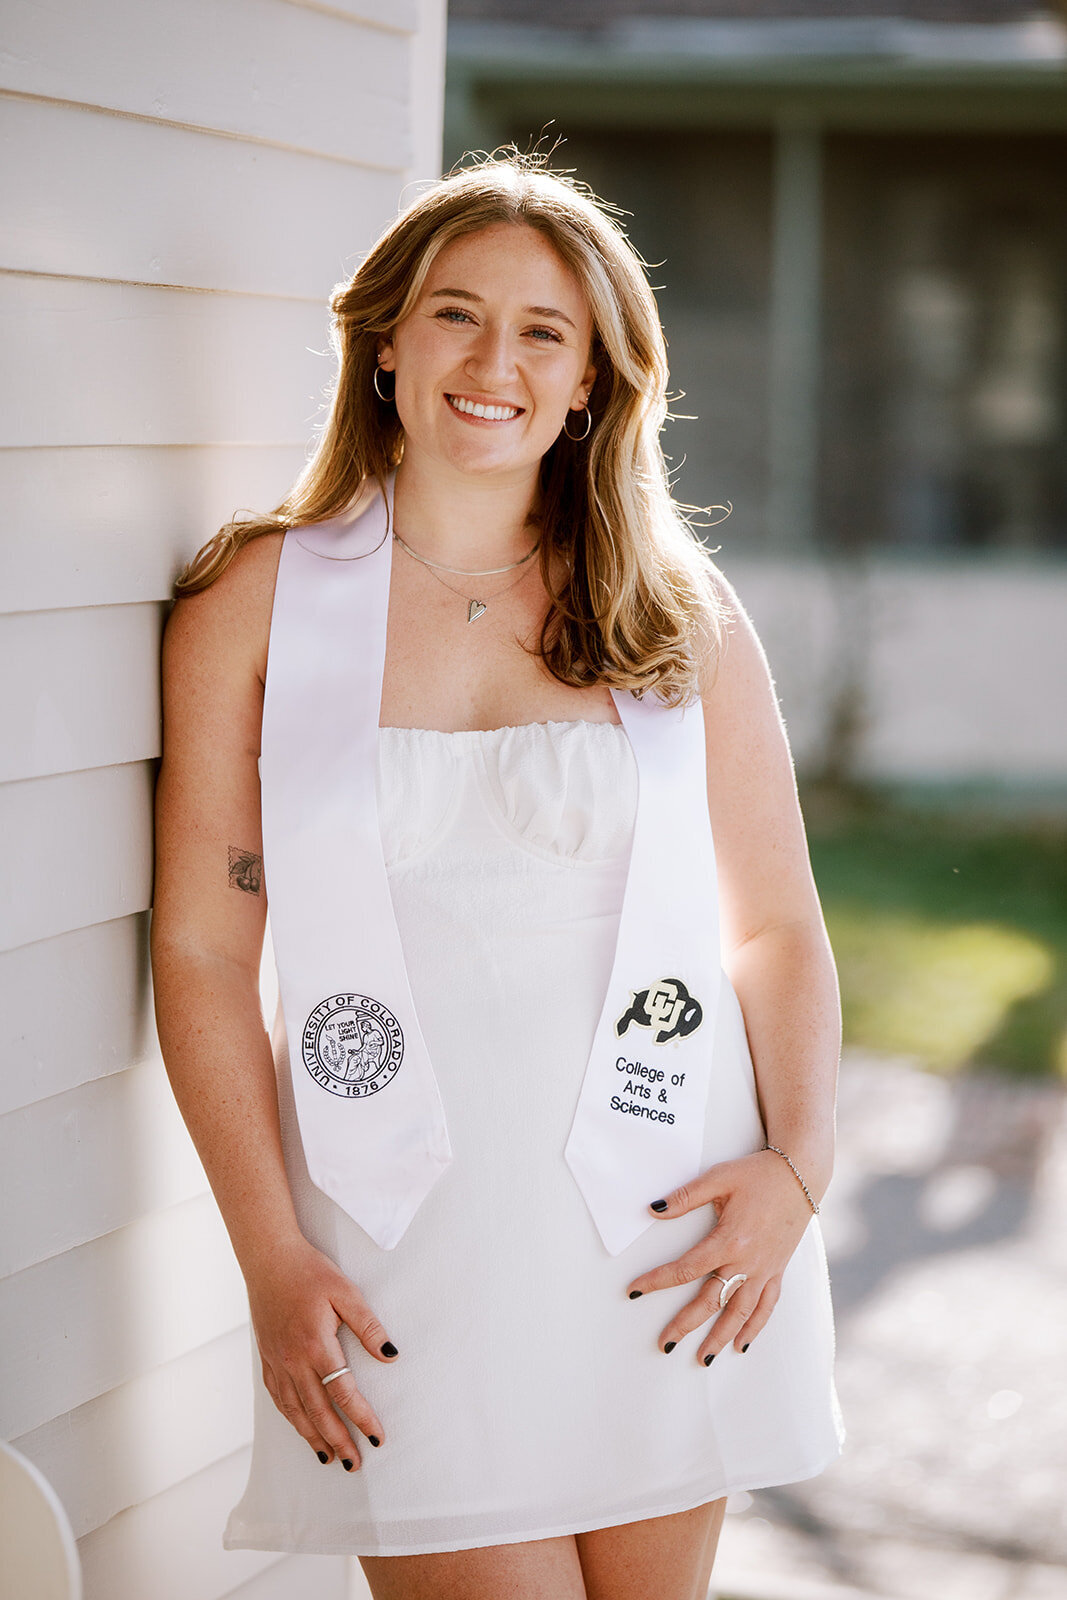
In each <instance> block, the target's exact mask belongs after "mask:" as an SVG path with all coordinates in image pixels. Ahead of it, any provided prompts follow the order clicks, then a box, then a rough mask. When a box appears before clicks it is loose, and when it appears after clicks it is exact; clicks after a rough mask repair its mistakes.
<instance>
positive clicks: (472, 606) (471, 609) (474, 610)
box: [393, 532, 541, 623]
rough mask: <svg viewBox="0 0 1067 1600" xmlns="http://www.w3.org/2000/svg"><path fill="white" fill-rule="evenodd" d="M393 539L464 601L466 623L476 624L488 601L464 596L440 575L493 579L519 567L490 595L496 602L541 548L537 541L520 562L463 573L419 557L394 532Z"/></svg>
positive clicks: (521, 576)
mask: <svg viewBox="0 0 1067 1600" xmlns="http://www.w3.org/2000/svg"><path fill="white" fill-rule="evenodd" d="M393 539H394V540H395V542H396V543H397V544H398V545H399V546H400V548H401V549H402V550H406V551H407V553H408V555H409V556H411V557H412V558H413V559H414V560H415V561H419V562H421V563H422V565H423V566H424V567H429V569H430V572H431V573H432V574H433V576H434V577H435V578H436V579H437V581H438V583H439V584H441V585H442V587H444V588H445V589H448V590H450V591H451V593H452V594H455V595H458V596H459V598H460V599H461V600H466V602H467V622H468V623H471V622H477V620H478V618H479V617H484V616H485V613H486V612H487V611H488V609H489V601H488V600H476V599H475V598H474V597H473V595H469V594H464V593H463V591H462V590H461V589H457V588H455V587H454V586H453V585H452V584H451V583H446V582H445V580H444V578H442V577H441V576H440V573H441V572H451V573H453V574H455V576H456V577H459V578H492V577H495V576H496V574H497V573H499V572H513V571H514V570H515V568H516V567H521V568H522V571H521V572H520V573H519V575H518V577H517V578H512V580H511V582H510V583H506V584H505V585H504V587H503V588H502V589H498V590H497V591H496V594H494V595H490V597H489V598H490V599H491V600H496V599H497V598H498V596H500V595H502V594H507V592H508V590H509V589H513V588H514V587H515V585H516V584H517V583H519V582H521V580H522V579H523V578H525V576H526V565H527V562H529V561H532V560H533V558H534V556H535V555H536V554H537V552H538V550H540V548H541V541H540V539H538V541H537V543H536V544H535V545H534V547H533V549H532V550H528V551H527V552H526V554H525V555H524V556H523V557H522V558H521V560H519V561H510V562H509V563H508V565H507V566H506V567H489V568H487V569H486V571H484V572H464V571H463V570H462V568H460V567H446V566H445V564H444V562H443V561H428V560H427V559H426V557H425V556H420V555H419V554H418V552H417V551H415V550H413V549H412V548H411V546H410V545H409V544H405V543H404V541H403V539H402V538H401V537H400V535H399V534H398V533H395V532H394V534H393Z"/></svg>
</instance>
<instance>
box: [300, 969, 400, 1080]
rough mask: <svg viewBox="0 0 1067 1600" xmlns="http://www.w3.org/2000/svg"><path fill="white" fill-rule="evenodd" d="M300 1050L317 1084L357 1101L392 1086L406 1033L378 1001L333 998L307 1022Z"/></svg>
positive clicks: (358, 996)
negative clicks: (390, 1084) (389, 1085)
mask: <svg viewBox="0 0 1067 1600" xmlns="http://www.w3.org/2000/svg"><path fill="white" fill-rule="evenodd" d="M301 1047H302V1052H303V1057H304V1065H305V1067H307V1069H308V1071H309V1072H310V1073H311V1076H312V1077H313V1078H314V1080H315V1082H316V1083H317V1084H319V1085H320V1086H321V1087H322V1088H323V1089H327V1090H329V1092H330V1094H339V1095H341V1096H342V1097H343V1098H344V1099H346V1100H357V1099H361V1098H362V1097H363V1096H365V1095H369V1094H377V1093H378V1090H379V1089H384V1088H385V1086H386V1085H387V1084H389V1083H392V1081H393V1079H394V1078H395V1077H396V1074H397V1071H398V1069H399V1067H400V1063H401V1061H403V1059H404V1034H403V1031H402V1029H401V1027H400V1024H399V1022H397V1020H396V1018H395V1017H394V1016H393V1013H392V1012H391V1011H390V1010H389V1009H388V1007H387V1006H383V1005H382V1003H381V1001H380V1000H372V999H371V997H370V995H366V994H331V995H330V996H329V998H328V999H326V1000H323V1001H321V1002H320V1003H319V1004H318V1005H317V1006H316V1007H315V1009H314V1011H313V1012H312V1013H311V1015H310V1016H309V1017H308V1019H307V1021H306V1022H305V1024H304V1035H303V1039H302V1042H301Z"/></svg>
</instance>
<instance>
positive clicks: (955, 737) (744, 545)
mask: <svg viewBox="0 0 1067 1600" xmlns="http://www.w3.org/2000/svg"><path fill="white" fill-rule="evenodd" d="M449 17H450V26H449V37H448V67H447V96H446V127H445V165H446V169H447V166H448V165H449V163H451V162H453V161H455V160H456V159H457V158H458V157H459V156H460V155H461V154H462V152H463V151H464V150H466V149H470V148H485V149H491V148H492V147H493V146H495V145H496V144H498V143H499V142H501V141H507V140H512V139H514V140H515V141H516V142H517V143H518V144H519V145H520V147H522V148H526V147H527V146H528V145H529V144H530V143H531V142H532V141H533V140H535V139H536V138H537V136H538V134H539V133H541V131H542V129H543V128H544V127H545V125H546V124H548V123H550V122H551V126H550V128H549V129H548V130H547V138H546V140H545V145H546V146H547V145H551V143H552V142H553V140H554V138H555V137H556V136H558V135H561V134H562V135H564V136H565V139H566V143H565V144H563V145H562V146H561V147H560V148H559V149H558V150H557V151H556V154H555V157H554V161H555V163H556V164H558V165H561V166H565V167H573V168H575V169H576V172H577V175H578V176H579V177H581V178H583V179H584V180H586V181H587V182H588V183H590V184H591V185H592V186H593V187H594V188H595V189H596V190H597V191H598V192H599V193H600V194H601V195H603V196H604V197H605V198H607V199H609V200H611V201H614V202H616V203H618V204H619V205H621V206H623V207H625V208H626V210H627V211H629V212H631V213H632V217H628V218H625V219H624V221H625V222H626V225H627V227H628V229H629V232H630V235H631V237H632V239H633V240H634V242H635V244H636V245H637V246H638V248H639V249H640V250H641V252H642V254H643V255H644V256H645V258H646V260H647V261H649V262H650V263H652V264H653V266H652V272H651V277H652V281H653V283H654V284H655V285H656V286H657V287H659V286H662V287H661V289H660V294H659V300H660V306H661V310H662V315H663V321H664V327H665V330H666V334H667V338H668V342H669V346H670V358H671V373H672V384H673V392H674V394H675V395H676V396H682V398H678V399H676V401H675V403H674V408H673V409H674V410H675V411H676V412H677V413H678V414H679V418H681V417H682V416H687V417H688V416H691V415H693V416H695V419H696V420H678V421H676V422H674V423H672V424H671V425H670V426H669V427H668V429H667V432H666V435H665V439H666V449H667V451H668V454H669V455H670V457H671V458H672V462H673V466H674V469H675V473H676V486H677V488H676V492H677V494H678V496H679V498H680V499H681V500H683V501H685V502H689V503H696V504H701V505H710V504H713V503H721V502H724V501H728V502H731V503H732V505H733V511H732V514H731V515H730V517H729V518H728V519H727V520H726V521H725V522H723V523H722V524H720V526H719V527H718V528H717V529H716V530H715V532H714V533H713V534H711V535H710V538H711V539H712V540H713V541H721V547H722V552H721V556H720V561H721V563H722V565H723V567H724V569H725V570H726V572H727V574H728V575H729V576H730V577H731V578H733V579H734V581H735V582H736V583H737V585H738V587H739V589H740V591H741V594H742V597H743V598H744V600H745V601H746V603H747V604H748V606H749V608H750V609H751V610H752V612H753V615H754V617H755V620H756V622H757V625H758V626H759V627H760V629H761V632H762V634H763V636H764V639H765V641H766V643H767V646H768V651H769V654H770V656H771V660H772V665H773V667H774V669H775V672H776V676H777V679H778V683H779V688H780V691H781V694H782V698H783V703H784V707H785V711H786V714H787V718H788V721H789V726H790V732H791V735H792V739H793V743H794V748H795V751H796V755H797V759H798V765H799V766H800V768H801V770H802V771H806V772H807V773H808V774H809V775H813V776H814V775H818V774H823V775H827V776H839V777H841V776H843V777H847V778H862V779H868V780H874V781H880V782H888V783H903V784H906V785H914V784H925V783H931V782H933V783H936V784H939V785H944V784H946V783H950V784H954V785H957V786H958V785H959V784H960V783H961V782H962V783H964V784H967V785H974V786H976V787H977V788H978V789H980V790H983V791H986V792H989V791H990V790H994V791H995V790H1000V791H1003V792H1005V793H1007V794H1008V795H1009V796H1012V797H1014V798H1016V799H1022V798H1023V797H1024V796H1027V795H1029V796H1030V797H1033V796H1035V795H1037V796H1044V798H1045V799H1046V800H1051V801H1052V802H1053V803H1056V800H1057V798H1058V797H1060V796H1062V794H1063V793H1064V791H1065V790H1067V729H1065V719H1064V716H1063V686H1064V682H1065V681H1067V439H1065V430H1067V206H1065V204H1064V200H1065V189H1067V182H1065V175H1067V15H1065V12H1064V10H1063V9H1061V8H1059V7H1056V6H1049V5H1045V6H1042V5H1039V4H1029V3H1027V0H928V3H923V0H897V3H893V0H770V3H766V4H755V3H746V0H506V3H505V0H451V4H450V7H449Z"/></svg>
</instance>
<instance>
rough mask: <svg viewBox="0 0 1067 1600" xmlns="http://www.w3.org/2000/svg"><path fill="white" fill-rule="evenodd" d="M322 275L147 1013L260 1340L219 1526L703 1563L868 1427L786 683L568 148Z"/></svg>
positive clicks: (184, 671)
mask: <svg viewBox="0 0 1067 1600" xmlns="http://www.w3.org/2000/svg"><path fill="white" fill-rule="evenodd" d="M333 309H334V313H335V320H336V326H337V333H338V346H339V354H340V372H339V378H338V384H337V390H336V395H335V397H334V400H333V405H332V409H331V412H330V417H329V421H328V424H327V426H326V429H325V431H324V434H323V437H322V439H321V442H320V444H319V448H318V451H317V453H316V455H315V457H314V459H313V460H312V462H311V463H310V464H309V466H308V468H307V470H306V471H305V473H304V474H303V476H302V477H301V479H300V480H299V482H298V483H297V485H296V487H295V488H294V490H293V491H292V493H291V494H290V495H289V497H288V498H287V499H286V500H285V501H284V502H283V503H282V505H281V506H280V507H279V508H278V510H277V511H276V512H275V513H274V514H273V515H272V516H271V517H269V518H266V519H264V520H262V521H260V522H253V523H247V524H236V525H233V526H231V527H230V528H228V529H225V530H223V533H222V535H221V536H219V537H218V538H217V539H216V540H214V541H212V542H211V544H210V545H209V546H207V547H205V550H204V551H202V552H201V554H200V556H199V557H198V558H197V560H196V562H194V564H193V566H192V567H191V568H190V569H188V570H187V572H186V573H185V574H184V575H183V579H182V580H181V581H180V582H179V586H178V587H179V592H180V598H179V601H178V603H177V605H176V607H175V609H174V612H173V614H172V616H171V619H170V621H169V623H168V627H167V632H166V640H165V647H164V697H165V698H164V708H165V730H166V740H165V750H164V758H163V763H162V767H161V771H160V776H159V787H158V801H157V806H158V812H157V829H158V858H157V878H156V894H155V911H154V917H153V929H152V936H153V937H152V954H153V965H154V973H155V988H156V1007H157V1017H158V1023H159V1032H160V1037H161V1041H162V1045H163V1050H164V1055H165V1058H166V1061H167V1066H168V1070H169V1072H170V1075H171V1079H172V1082H173V1085H174V1089H175V1093H176V1095H177V1098H178V1101H179V1104H180V1106H181V1109H182V1112H183V1115H184V1116H185V1119H186V1121H187V1123H188V1125H189V1127H190V1130H191V1132H192V1134H193V1137H194V1139H195V1141H196V1144H197V1147H198V1149H199V1151H200V1153H201V1156H202V1159H203V1161H204V1165H205V1167H206V1170H207V1173H208V1176H209V1178H210V1181H211V1184H212V1187H213V1189H214V1192H215V1194H216V1197H217V1199H218V1202H219V1205H220V1208H221V1210H222V1213H223V1216H224V1218H225V1220H226V1224H227V1227H228V1229H229V1232H230V1237H231V1239H232V1241H233V1245H234V1249H235V1251H236V1253H237V1256H238V1259H239V1261H240V1264H241V1267H242V1270H243V1272H244V1275H245V1279H246V1282H247V1285H248V1292H249V1301H250V1307H251V1315H252V1323H253V1329H254V1333H255V1338H256V1341H257V1344H258V1350H259V1356H260V1360H261V1364H262V1373H263V1386H262V1388H261V1389H260V1390H258V1391H257V1398H256V1441H255V1448H254V1453H253V1463H252V1471H251V1477H250V1481H249V1485H248V1489H247V1491H246V1493H245V1496H244V1498H243V1499H242V1501H241V1504H240V1505H239V1506H238V1507H237V1508H236V1510H235V1511H234V1512H233V1514H232V1515H231V1518H230V1523H229V1526H228V1529H227V1534H226V1542H227V1544H228V1545H229V1546H230V1547H255V1548H266V1549H279V1550H302V1551H320V1552H331V1551H332V1552H340V1551H343V1552H348V1553H352V1554H356V1555H358V1556H359V1557H360V1559H361V1562H362V1565H363V1568H364V1571H365V1573H366V1575H367V1579H368V1582H369V1584H370V1586H371V1589H372V1591H373V1593H374V1595H375V1596H376V1597H377V1600H401V1597H404V1600H407V1597H413V1596H419V1597H431V1600H433V1597H442V1600H444V1597H446V1596H448V1597H452V1596H460V1595H462V1596H464V1597H468V1600H482V1597H484V1600H489V1597H490V1596H494V1597H495V1596H499V1595H502V1594H507V1595H509V1596H516V1597H529V1600H533V1597H535V1596H536V1597H539V1600H579V1597H591V1600H607V1597H609V1596H610V1597H611V1600H627V1597H633V1600H646V1597H647V1596H648V1595H650V1594H655V1595H657V1596H659V1597H663V1600H691V1597H696V1596H698V1595H699V1596H702V1595H703V1594H704V1592H705V1590H706V1587H707V1583H708V1577H709V1573H710V1569H711V1563H712V1560H713V1556H714V1550H715V1544H716V1541H717V1538H718V1531H719V1527H720V1524H721V1519H722V1512H723V1506H724V1503H725V1496H726V1494H727V1493H728V1492H730V1491H732V1490H740V1489H751V1488H756V1487H760V1486H763V1485H767V1484H772V1483H782V1482H788V1481H794V1480H796V1479H799V1478H803V1477H807V1476H811V1475H812V1474H814V1473H816V1472H818V1471H821V1470H822V1468H823V1467H824V1466H825V1465H826V1464H827V1463H828V1462H829V1461H830V1460H832V1459H833V1458H834V1457H835V1456H836V1455H837V1453H838V1451H839V1448H840V1439H841V1430H840V1422H839V1418H838V1414H837V1409H836V1400H835V1397H834V1392H833V1381H832V1358H833V1329H832V1321H831V1314H830V1301H829V1286H828V1281H827V1275H826V1265H825V1258H824V1256H823V1252H822V1244H821V1240H820V1236H819V1233H818V1224H817V1222H815V1221H814V1220H813V1213H814V1212H815V1211H816V1210H817V1205H818V1200H819V1198H820V1197H821V1195H822V1193H823V1191H824V1190H825V1188H826V1185H827V1183H828V1181H829V1178H830V1171H831V1163H832V1146H833V1104H834V1094H835V1082H836V1064H837V1059H838V1049H839V1015H838V1002H837V991H836V982H835V976H834V969H833V963H832V958H831V955H830V952H829V948H828V944H827V940H826V934H825V929H824V926H823V922H822V917H821V913H820V910H819V906H818V901H817V898H816V895H815V890H814V886H813V882H812V878H811V873H810V868H809V865H808V858H807V851H806V845H805V840H804V833H803V825H802V822H801V818H800V814H799V809H798V805H797V799H796V791H795V786H794V782H793V777H792V769H791V765H790V760H789V755H788V749H787V746H786V742H785V736H784V733H783V729H782V727H781V723H780V720H779V717H778V713H777V707H776V701H775V696H774V692H773V688H772V685H771V682H770V679H769V676H768V672H767V668H766V665H765V661H764V658H763V655H762V652H761V650H760V647H759V644H758V642H757V640H756V638H755V635H754V633H753V631H752V628H751V625H750V624H749V622H748V620H747V618H746V616H745V614H744V612H743V611H742V609H741V607H740V605H739V604H738V602H737V600H736V598H735V597H734V595H733V593H732V591H731V590H730V588H729V587H728V585H727V584H726V583H725V582H724V580H723V579H722V578H721V577H720V576H719V575H718V573H717V572H716V571H715V569H714V568H713V567H712V565H711V564H710V562H709V561H708V560H707V558H706V556H705V555H704V553H703V551H702V549H701V547H700V545H699V543H698V541H697V540H696V539H695V538H694V537H693V536H692V535H691V534H690V532H689V530H688V528H687V527H686V526H685V525H684V523H683V522H682V520H681V518H680V516H679V513H678V512H677V510H676V509H675V507H674V506H673V504H672V502H671V499H670V495H669V490H668V487H667V482H666V475H665V471H664V465H663V458H662V455H661V453H660V448H659V441H658V435H659V430H660V427H661V425H662V422H663V418H664V414H665V393H666V385H667V368H666V358H665V351H664V345H663V339H662V334H661V331H660V326H659V321H658V316H657V313H656V307H655V302H654V300H653V297H652V295H651V292H650V290H649V288H648V285H647V281H646V278H645V275H644V272H643V270H642V265H641V263H640V260H639V258H638V257H637V256H636V253H635V252H634V251H633V250H632V248H631V247H630V245H629V243H628V241H627V240H626V238H625V236H624V235H623V233H622V232H621V230H620V229H619V228H618V226H617V225H616V224H615V223H614V221H613V220H612V219H611V218H610V217H609V216H608V214H607V212H606V210H605V209H604V208H603V207H602V206H601V205H600V204H598V203H596V202H595V201H594V200H593V199H592V198H591V197H590V196H588V195H587V194H586V193H584V192H583V191H582V190H581V188H580V187H579V186H578V185H576V184H573V183H571V182H570V181H568V180H566V179H565V178H562V177H560V176H557V175H554V174H552V173H551V172H550V171H549V170H547V168H546V167H545V165H544V163H543V161H541V160H540V159H534V158H529V157H520V156H508V157H507V158H505V159H492V160H489V161H487V162H483V163H481V164H479V165H477V166H473V167H469V168H467V169H465V170H462V171H460V172H459V173H457V174H454V175H453V176H452V177H450V178H448V179H445V180H443V181H442V182H440V183H438V184H436V185H434V186H433V187H431V188H429V189H428V190H427V191H426V192H425V193H424V194H423V195H421V196H420V198H419V199H418V200H416V201H415V203H414V204H413V205H412V206H411V207H410V208H409V209H408V210H407V211H406V212H404V213H403V214H402V215H401V216H400V217H399V218H398V220H397V221H396V222H395V223H394V224H393V225H392V226H391V227H390V228H389V229H388V230H387V231H386V232H385V234H384V235H383V237H382V238H381V239H380V240H379V242H378V244H377V245H376V246H375V247H374V249H373V250H372V251H371V253H370V254H369V256H368V257H367V258H366V260H365V261H364V263H363V264H362V266H361V267H360V268H359V270H358V271H357V272H356V274H355V276H354V277H353V279H352V281H351V282H350V283H349V284H348V285H346V286H344V287H342V288H341V289H340V290H339V291H338V292H337V294H336V296H335V298H334V301H333ZM268 646H269V661H270V668H269V672H268ZM698 696H699V698H698ZM257 763H258V765H257ZM260 769H261V774H262V781H261V774H260ZM712 837H714V853H713V851H712V843H711V841H712ZM716 860H717V870H718V892H717V894H716V879H715V871H716ZM261 862H262V864H263V866H264V867H265V880H266V889H267V890H269V892H270V903H271V927H272V935H273V944H274V951H275V956H276V960H277V965H278V972H279V981H280V987H281V998H282V1003H281V1005H280V1007H279V1012H278V1017H277V1020H276V1023H275V1028H274V1034H273V1048H272V1043H271V1042H270V1041H268V1039H267V1036H266V1034H265V1032H264V1029H263V1023H262V1018H261V1013H260V1006H259V996H258V985H257V973H258V967H259V961H260V952H261V947H262V940H263V933H264V924H265V915H266V896H265V892H264V885H263V882H262V881H261V872H260V867H261ZM624 896H625V902H624ZM716 901H717V903H718V907H719V914H718V915H717V913H716ZM720 956H721V966H722V968H723V969H725V974H726V976H724V977H722V979H721V983H720ZM738 1000H739V1001H740V1006H739V1005H738ZM742 1013H743V1020H742ZM287 1025H288V1035H287V1032H286V1027H287ZM746 1034H747V1039H746ZM750 1051H751V1053H750ZM690 1334H694V1335H695V1336H696V1337H695V1338H694V1339H689V1338H688V1335H690ZM675 1351H677V1352H678V1353H677V1354H674V1355H673V1359H666V1360H665V1359H664V1357H665V1356H666V1357H670V1356H671V1355H672V1352H675ZM746 1352H750V1353H746ZM694 1356H695V1359H694ZM679 1361H681V1362H682V1363H683V1365H681V1366H679ZM712 1362H716V1363H717V1364H716V1365H712ZM394 1367H395V1368H396V1369H397V1370H396V1371H393V1370H390V1369H392V1368H394ZM364 1440H365V1441H366V1442H367V1443H369V1446H370V1448H369V1449H366V1448H364Z"/></svg>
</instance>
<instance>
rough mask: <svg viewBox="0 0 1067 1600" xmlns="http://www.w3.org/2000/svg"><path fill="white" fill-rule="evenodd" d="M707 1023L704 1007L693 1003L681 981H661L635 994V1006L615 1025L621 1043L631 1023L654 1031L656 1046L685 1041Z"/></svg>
mask: <svg viewBox="0 0 1067 1600" xmlns="http://www.w3.org/2000/svg"><path fill="white" fill-rule="evenodd" d="M703 1020H704V1011H703V1007H702V1006H701V1004H700V1001H699V1000H694V999H693V996H692V995H691V994H690V993H689V990H688V989H687V988H686V986H685V984H684V983H683V982H682V980H681V979H680V978H661V979H660V980H659V982H658V983H654V984H650V985H649V987H648V988H647V989H640V990H637V991H633V1002H632V1004H631V1005H630V1006H629V1008H628V1009H627V1010H626V1011H624V1012H623V1014H622V1016H621V1017H620V1018H619V1020H618V1022H617V1023H616V1024H615V1032H616V1033H617V1034H618V1036H619V1038H620V1039H621V1038H622V1036H623V1034H624V1033H625V1032H626V1030H627V1028H629V1026H630V1024H631V1023H636V1025H637V1026H638V1027H639V1028H653V1029H654V1030H655V1032H654V1033H653V1036H652V1037H653V1042H654V1043H655V1044H667V1043H668V1041H669V1040H671V1039H686V1038H688V1036H689V1035H690V1034H691V1033H694V1032H695V1031H696V1029H697V1028H699V1027H700V1024H701V1023H702V1022H703Z"/></svg>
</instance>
